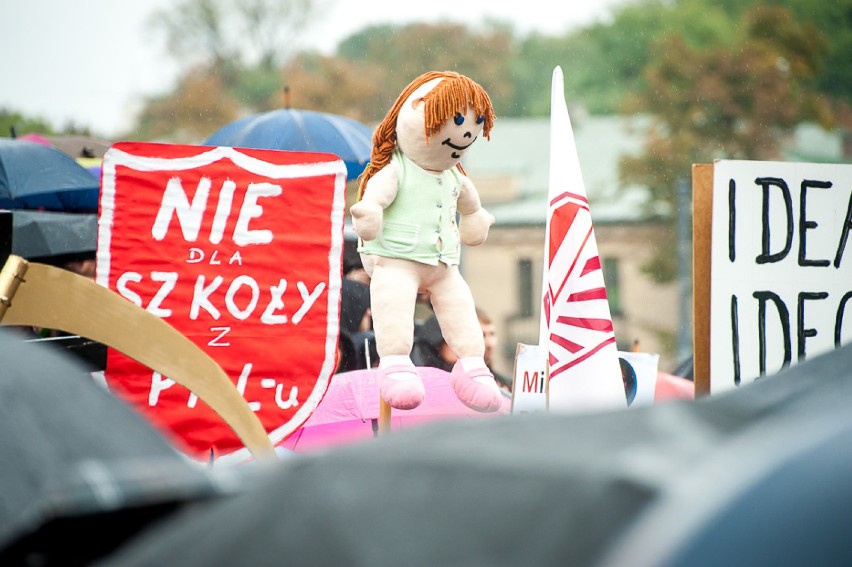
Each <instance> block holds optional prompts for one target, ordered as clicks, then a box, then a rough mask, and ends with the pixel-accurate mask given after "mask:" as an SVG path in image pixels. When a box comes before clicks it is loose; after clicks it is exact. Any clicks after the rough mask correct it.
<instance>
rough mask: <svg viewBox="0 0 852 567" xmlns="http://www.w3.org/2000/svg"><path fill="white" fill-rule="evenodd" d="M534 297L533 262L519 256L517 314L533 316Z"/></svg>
mask: <svg viewBox="0 0 852 567" xmlns="http://www.w3.org/2000/svg"><path fill="white" fill-rule="evenodd" d="M534 297H535V294H534V289H533V263H532V260H530V259H529V258H521V259H520V260H518V315H520V316H521V317H532V316H533V305H534V304H535V301H534V300H533V298H534Z"/></svg>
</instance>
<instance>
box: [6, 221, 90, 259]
mask: <svg viewBox="0 0 852 567" xmlns="http://www.w3.org/2000/svg"><path fill="white" fill-rule="evenodd" d="M0 214H7V215H11V216H12V246H11V252H12V254H16V255H18V256H21V257H22V258H26V259H27V260H32V261H42V260H43V259H47V258H55V257H65V256H91V257H94V254H95V251H96V250H97V245H98V216H97V215H96V214H89V213H62V212H50V211H28V210H22V209H18V210H14V211H9V212H6V213H0Z"/></svg>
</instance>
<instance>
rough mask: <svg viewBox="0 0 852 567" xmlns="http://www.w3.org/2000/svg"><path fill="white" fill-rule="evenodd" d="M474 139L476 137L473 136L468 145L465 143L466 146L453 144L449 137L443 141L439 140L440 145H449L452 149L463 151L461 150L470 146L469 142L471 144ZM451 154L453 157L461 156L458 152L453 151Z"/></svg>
mask: <svg viewBox="0 0 852 567" xmlns="http://www.w3.org/2000/svg"><path fill="white" fill-rule="evenodd" d="M475 141H476V138H474V139H473V140H471V142H470V144H468V145H466V146H457V145H455V144H454V143H452V142H451V141H450V138H447V139H446V140H444V141H443V142H441V145H442V146H450V147H451V148H453V149H454V150H458V151H463V150H466V149H468V148H469V147H470V146H471V144H473V143H474V142H475ZM452 156H453V157H454V158H460V157H461V155H459V154H457V153H455V152H453V153H452Z"/></svg>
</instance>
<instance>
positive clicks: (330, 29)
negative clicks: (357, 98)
mask: <svg viewBox="0 0 852 567" xmlns="http://www.w3.org/2000/svg"><path fill="white" fill-rule="evenodd" d="M624 1H625V0H587V1H586V2H577V3H576V4H574V3H572V4H573V5H570V6H569V5H568V3H567V2H566V3H560V2H552V0H525V1H523V2H497V1H495V0H466V1H465V2H463V3H460V2H458V0H430V2H429V6H430V7H431V8H430V11H429V12H428V13H424V12H422V11H420V8H419V7H420V6H422V4H420V3H414V2H406V1H405V0H364V1H357V2H356V1H353V0H336V3H335V4H334V9H332V10H330V11H329V13H328V14H327V15H325V16H324V17H323V18H321V19H319V20H318V21H317V22H316V24H315V25H314V26H313V28H312V29H311V33H310V34H309V35H310V37H309V38H308V39H307V41H308V44H307V45H306V47H313V48H316V49H319V50H320V51H322V52H324V53H331V52H332V51H333V49H334V47H335V46H336V45H337V43H338V42H339V41H341V40H342V39H344V38H345V37H347V36H348V35H349V34H351V33H353V32H356V31H358V30H361V29H363V28H364V27H366V26H367V25H370V24H377V23H403V22H411V21H437V20H452V21H457V22H460V23H466V24H469V25H475V24H477V23H479V22H480V21H481V20H483V19H485V18H494V19H501V20H507V21H510V22H512V23H513V24H514V25H515V29H516V30H517V31H519V32H521V33H527V32H530V31H534V30H535V31H539V32H541V33H544V34H559V33H563V32H565V31H568V30H571V29H574V28H576V27H578V26H582V25H585V24H588V23H591V22H593V21H598V20H602V19H606V18H607V16H608V14H609V11H610V7H612V6H615V5H619V4H622V3H624ZM175 4H177V2H176V1H175V0H134V1H126V0H86V1H85V2H70V1H68V0H0V21H2V22H3V24H4V25H3V31H2V33H0V54H2V55H0V108H5V109H8V110H16V111H19V112H22V113H24V114H26V115H28V116H38V117H42V118H44V119H46V120H48V121H49V122H51V123H52V124H53V125H54V126H56V127H62V126H63V125H65V124H66V123H68V122H69V121H73V122H74V123H75V124H78V125H85V126H89V127H90V128H91V129H93V130H94V132H95V133H98V134H101V135H104V136H110V135H112V134H114V133H117V132H119V131H121V130H123V129H126V128H127V127H129V126H130V125H131V124H132V121H133V117H134V114H135V112H136V111H137V110H138V108H139V103H140V100H141V98H142V97H144V96H146V95H154V94H159V93H162V92H166V91H168V90H169V88H170V87H171V85H172V84H173V80H174V78H175V76H176V73H177V67H176V65H175V64H174V63H173V62H172V61H171V60H170V59H169V57H168V56H167V55H166V53H165V51H164V49H163V46H162V44H160V43H158V42H156V41H154V39H153V38H152V36H151V32H150V30H149V29H148V28H147V27H146V26H145V23H146V20H147V18H148V17H149V15H150V14H151V13H153V12H154V11H156V10H159V9H161V8H164V7H169V6H174V5H175ZM424 71H425V69H424ZM8 135H9V133H8V132H0V136H8Z"/></svg>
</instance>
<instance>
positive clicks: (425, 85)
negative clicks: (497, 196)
mask: <svg viewBox="0 0 852 567" xmlns="http://www.w3.org/2000/svg"><path fill="white" fill-rule="evenodd" d="M493 121H494V110H493V108H492V106H491V100H490V99H489V97H488V94H487V93H486V92H485V90H484V89H483V88H482V87H481V86H480V85H478V84H477V83H475V82H474V81H472V80H471V79H469V78H468V77H465V76H464V75H460V74H458V73H455V72H450V71H445V72H438V71H432V72H428V73H424V74H423V75H421V76H419V77H417V78H416V79H415V80H414V81H412V82H411V83H410V84H409V85H408V86H407V87H406V88H405V90H403V91H402V93H401V94H400V95H399V97H398V98H397V100H396V102H395V103H394V105H393V106H392V107H391V109H390V110H389V111H388V114H387V115H386V116H385V118H384V120H383V121H382V122H381V124H379V126H378V127H377V129H376V132H375V134H374V135H373V150H372V155H371V158H370V163H369V165H368V166H367V169H366V170H365V171H364V173H363V174H362V176H361V179H360V198H359V201H358V202H357V203H355V204H354V205H353V206H352V208H351V213H352V220H353V228H354V229H355V232H356V233H357V234H358V236H359V238H360V246H359V248H358V251H359V252H360V253H361V258H362V262H363V264H364V267H365V269H366V270H367V272H368V274H369V275H370V278H371V279H370V303H371V308H372V314H373V328H374V330H375V335H376V346H377V350H378V354H379V392H380V395H381V397H382V398H383V399H384V400H385V401H386V402H387V403H388V404H389V405H390V406H391V407H394V408H398V409H412V408H415V407H417V406H418V405H420V403H421V402H422V401H423V398H424V396H425V389H424V387H423V382H422V380H421V379H420V377H419V376H418V372H417V367H415V366H414V364H413V363H412V360H411V349H412V345H413V341H414V310H415V302H416V301H417V295H418V292H425V293H427V294H428V296H429V298H430V300H431V302H432V308H433V309H434V311H435V316H436V317H437V319H438V323H439V325H440V328H441V333H442V334H443V336H444V340H445V341H446V342H447V344H448V345H449V346H450V348H451V349H452V350H453V351H454V352H455V354H456V355H457V356H458V357H459V360H458V362H456V364H455V365H454V366H453V369H452V371H451V378H450V379H451V382H452V387H453V390H454V392H455V393H456V395H457V396H458V398H459V400H461V401H462V402H463V403H464V404H465V405H467V406H468V407H470V408H472V409H474V410H477V411H481V412H493V411H497V410H498V409H500V407H501V394H500V390H499V388H498V386H497V384H496V383H495V381H494V376H493V375H492V373H491V372H490V371H489V370H488V367H487V366H486V364H485V360H484V358H483V356H484V353H485V344H484V340H483V337H482V328H481V326H480V324H479V320H478V319H477V315H476V309H475V305H474V301H473V296H472V294H471V292H470V288H469V287H468V285H467V283H466V282H465V281H464V279H463V278H462V276H461V274H460V272H459V256H460V246H461V244H465V245H467V246H476V245H479V244H482V242H484V241H485V239H486V237H487V236H488V229H489V227H490V226H491V224H492V223H493V222H494V217H493V216H492V215H491V214H490V213H488V212H487V211H486V210H485V209H484V208H482V205H481V203H480V199H479V195H478V193H477V192H476V188H475V187H474V185H473V183H472V182H471V180H470V179H469V178H468V177H467V176H466V175H465V172H464V169H463V168H462V166H461V163H460V161H461V159H462V157H463V156H464V154H465V152H466V151H467V149H468V148H469V147H470V146H471V144H473V142H474V141H475V140H476V139H477V137H478V136H479V135H480V134H481V135H483V136H485V137H486V138H488V136H489V134H490V131H491V126H492V124H493Z"/></svg>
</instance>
